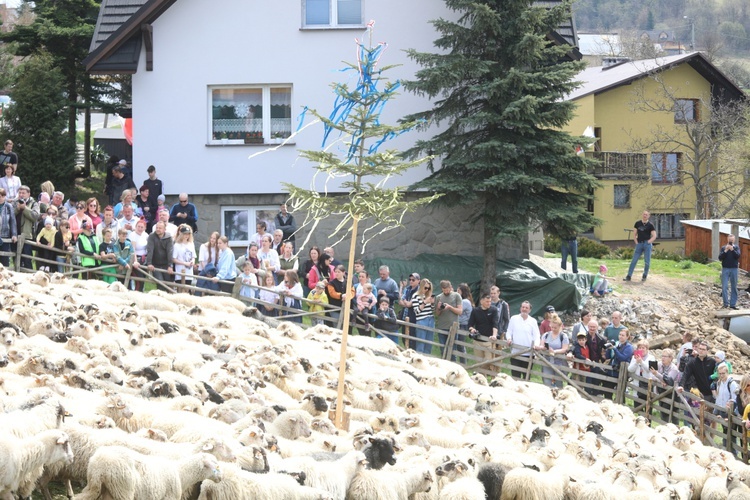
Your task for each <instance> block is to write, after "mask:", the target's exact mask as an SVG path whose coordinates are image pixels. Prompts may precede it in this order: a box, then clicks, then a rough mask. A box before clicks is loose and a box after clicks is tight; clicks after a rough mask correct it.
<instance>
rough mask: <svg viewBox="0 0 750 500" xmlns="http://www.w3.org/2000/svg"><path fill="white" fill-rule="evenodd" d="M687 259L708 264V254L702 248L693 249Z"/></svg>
mask: <svg viewBox="0 0 750 500" xmlns="http://www.w3.org/2000/svg"><path fill="white" fill-rule="evenodd" d="M688 259H690V260H692V261H693V262H697V263H698V264H708V254H707V253H706V252H704V251H703V250H699V249H697V248H696V249H695V250H693V251H692V252H690V254H689V255H688Z"/></svg>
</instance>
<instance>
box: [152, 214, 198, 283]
mask: <svg viewBox="0 0 750 500" xmlns="http://www.w3.org/2000/svg"><path fill="white" fill-rule="evenodd" d="M147 226H148V224H147ZM172 262H173V263H174V274H175V282H178V283H181V284H182V285H185V284H188V285H192V284H193V267H194V265H195V243H194V241H193V229H192V228H191V227H190V226H189V225H187V224H181V225H180V227H179V228H178V229H177V237H176V238H175V239H174V245H173V247H172ZM185 291H186V292H188V289H185Z"/></svg>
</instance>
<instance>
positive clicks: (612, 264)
mask: <svg viewBox="0 0 750 500" xmlns="http://www.w3.org/2000/svg"><path fill="white" fill-rule="evenodd" d="M545 257H555V258H558V259H559V258H560V257H561V256H560V254H549V253H545ZM600 264H606V266H607V268H608V271H607V276H608V277H609V280H610V283H611V284H612V286H613V287H614V289H615V290H618V282H620V283H621V280H622V278H624V277H625V275H626V274H628V267H629V266H630V260H621V259H607V258H605V259H590V258H581V257H579V258H578V269H579V271H586V272H589V273H591V274H596V273H597V272H598V271H599V265H600ZM642 271H643V259H641V260H639V261H638V265H637V266H636V268H635V273H633V279H635V280H636V281H637V280H638V279H640V276H641V273H642ZM720 271H721V263H719V262H711V263H709V264H698V263H697V262H693V261H690V260H683V261H681V262H675V261H673V260H664V259H654V258H652V259H651V266H650V268H649V271H648V273H649V276H651V275H658V276H664V277H665V278H680V279H684V280H688V281H699V282H702V283H714V284H718V283H720V282H721V277H720Z"/></svg>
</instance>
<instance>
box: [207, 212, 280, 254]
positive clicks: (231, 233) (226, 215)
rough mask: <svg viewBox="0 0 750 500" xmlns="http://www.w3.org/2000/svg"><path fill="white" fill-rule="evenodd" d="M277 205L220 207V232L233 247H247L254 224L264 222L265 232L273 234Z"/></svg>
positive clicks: (252, 233)
mask: <svg viewBox="0 0 750 500" xmlns="http://www.w3.org/2000/svg"><path fill="white" fill-rule="evenodd" d="M277 213H279V207H278V206H276V207H221V228H222V234H223V235H224V236H226V237H227V238H229V245H230V246H233V247H238V246H242V247H247V245H248V244H249V243H250V237H251V236H252V235H254V234H255V233H256V227H255V226H256V224H257V223H258V222H260V221H264V222H265V223H266V232H267V233H269V234H273V231H274V229H276V223H275V222H274V221H275V218H276V214H277Z"/></svg>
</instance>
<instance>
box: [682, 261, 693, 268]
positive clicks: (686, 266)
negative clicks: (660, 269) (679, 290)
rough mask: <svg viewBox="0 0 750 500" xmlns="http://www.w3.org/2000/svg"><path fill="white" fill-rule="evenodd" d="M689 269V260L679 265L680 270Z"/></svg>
mask: <svg viewBox="0 0 750 500" xmlns="http://www.w3.org/2000/svg"><path fill="white" fill-rule="evenodd" d="M691 267H693V261H691V260H683V261H682V262H681V263H680V269H690V268H691Z"/></svg>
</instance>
